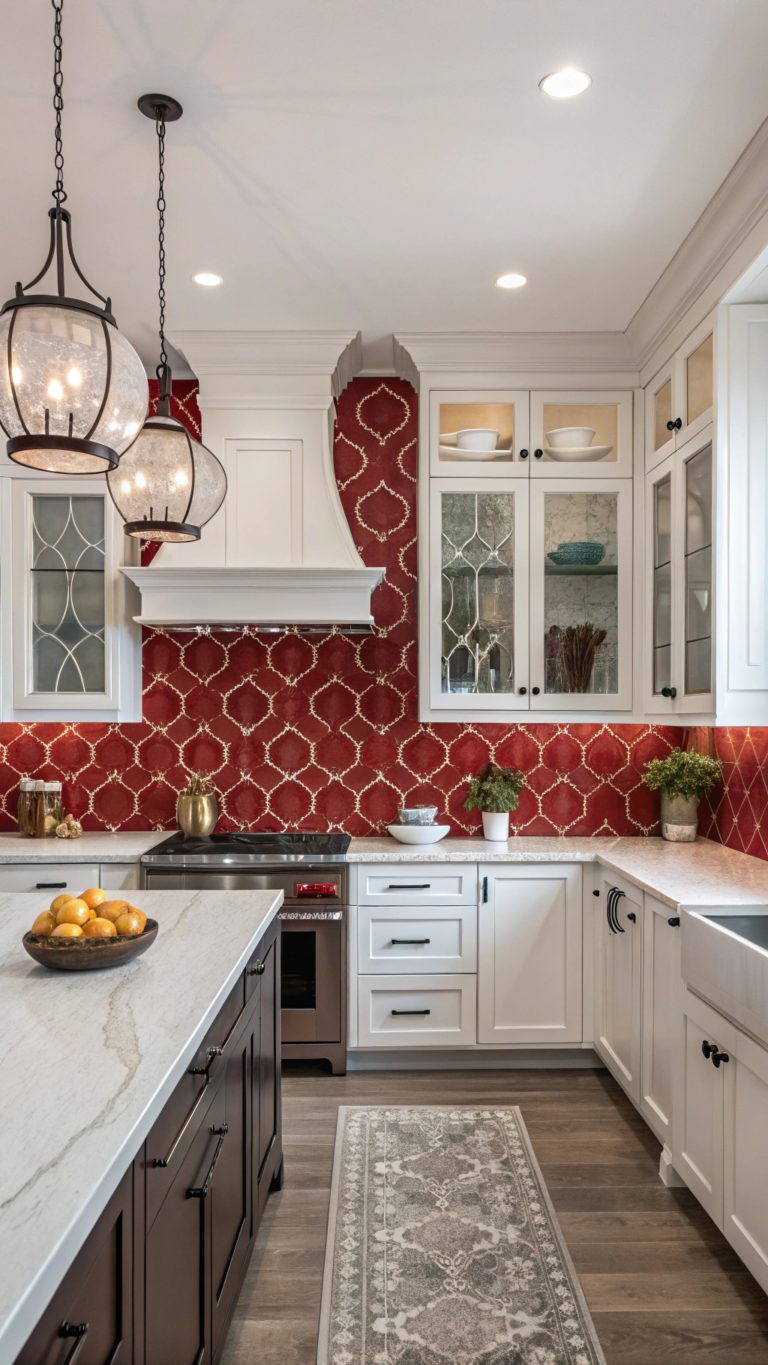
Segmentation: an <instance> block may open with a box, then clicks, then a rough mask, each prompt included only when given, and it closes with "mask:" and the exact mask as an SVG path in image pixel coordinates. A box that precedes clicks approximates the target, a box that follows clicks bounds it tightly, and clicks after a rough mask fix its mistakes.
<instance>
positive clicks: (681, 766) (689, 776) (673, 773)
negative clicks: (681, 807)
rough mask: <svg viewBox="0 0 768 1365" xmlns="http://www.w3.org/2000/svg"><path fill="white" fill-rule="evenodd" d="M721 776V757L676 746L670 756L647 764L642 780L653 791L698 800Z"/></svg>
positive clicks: (655, 759)
mask: <svg viewBox="0 0 768 1365" xmlns="http://www.w3.org/2000/svg"><path fill="white" fill-rule="evenodd" d="M722 775H723V765H722V763H721V762H720V759H719V758H710V757H709V756H708V755H707V754H697V753H696V751H695V750H694V749H686V750H683V749H673V750H672V753H671V754H669V755H668V757H667V758H654V759H653V760H652V762H650V763H648V764H646V768H645V773H644V774H643V781H644V782H645V785H646V786H647V787H650V789H651V791H663V792H666V794H667V796H688V797H695V799H696V800H698V799H699V797H701V796H704V795H705V794H706V793H707V792H708V791H711V790H712V788H713V787H714V786H715V785H716V784H717V783H718V782H719V781H720V779H721V777H722Z"/></svg>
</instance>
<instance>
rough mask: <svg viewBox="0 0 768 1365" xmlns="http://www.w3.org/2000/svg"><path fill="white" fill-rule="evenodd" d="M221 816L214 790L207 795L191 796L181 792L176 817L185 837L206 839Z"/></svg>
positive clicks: (177, 800)
mask: <svg viewBox="0 0 768 1365" xmlns="http://www.w3.org/2000/svg"><path fill="white" fill-rule="evenodd" d="M218 818H219V806H218V802H217V800H216V796H215V793H214V792H209V794H208V795H207V796H190V794H189V792H179V795H178V797H177V799H176V819H177V820H178V822H179V828H180V830H181V832H182V834H183V835H184V838H185V839H204V838H205V837H206V836H207V835H208V834H213V831H214V829H215V827H216V821H217V820H218Z"/></svg>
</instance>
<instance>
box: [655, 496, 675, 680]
mask: <svg viewBox="0 0 768 1365" xmlns="http://www.w3.org/2000/svg"><path fill="white" fill-rule="evenodd" d="M671 678H672V475H671V473H670V474H667V475H665V477H664V478H663V479H659V480H658V482H657V483H656V484H655V485H654V490H653V691H654V694H656V695H658V694H659V693H660V692H661V689H662V687H669V685H670V682H671Z"/></svg>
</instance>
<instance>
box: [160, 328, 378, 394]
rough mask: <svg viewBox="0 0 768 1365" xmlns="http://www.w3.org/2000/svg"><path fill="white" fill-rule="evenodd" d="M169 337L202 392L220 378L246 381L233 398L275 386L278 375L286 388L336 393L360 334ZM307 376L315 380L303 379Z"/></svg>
mask: <svg viewBox="0 0 768 1365" xmlns="http://www.w3.org/2000/svg"><path fill="white" fill-rule="evenodd" d="M170 339H171V341H172V344H173V345H174V347H175V348H176V349H177V350H178V351H179V352H180V353H181V355H182V356H183V358H184V360H185V361H186V363H187V364H188V366H189V368H190V370H191V371H192V372H193V373H194V374H195V375H196V376H197V378H198V379H199V380H200V388H201V392H203V393H204V392H205V390H206V389H209V388H210V389H211V390H213V391H214V392H215V391H216V390H219V391H220V390H221V381H222V380H223V379H224V380H227V381H231V380H233V379H240V380H247V381H250V382H248V383H245V384H237V385H235V386H234V392H233V393H232V396H233V397H234V396H236V394H237V393H238V392H239V393H244V392H246V391H250V392H254V393H256V392H259V391H260V390H262V389H263V388H264V387H265V386H266V387H267V388H272V389H274V388H275V384H274V380H275V377H276V376H279V377H280V378H281V380H282V384H281V385H280V388H281V389H282V387H283V385H284V386H285V388H286V390H290V389H291V388H297V389H300V390H302V391H303V392H305V393H306V391H307V390H311V391H312V392H313V393H317V394H319V393H327V395H328V397H329V399H332V398H338V396H339V394H340V393H341V392H342V390H343V389H344V388H346V386H347V384H348V383H349V382H350V380H351V379H354V377H355V375H356V374H358V373H359V371H360V369H361V368H362V363H363V349H362V340H361V337H360V333H359V332H353V331H344V332H296V331H294V332H251V331H237V330H229V331H227V330H221V331H213V330H206V331H179V332H174V333H173V335H172V337H171V338H170ZM312 376H314V377H315V381H316V382H315V383H312V384H309V383H307V380H308V378H310V377H312ZM296 381H298V384H297V383H296ZM229 391H230V392H231V391H232V386H231V384H230V385H229Z"/></svg>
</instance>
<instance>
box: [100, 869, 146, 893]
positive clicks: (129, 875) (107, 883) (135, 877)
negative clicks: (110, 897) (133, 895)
mask: <svg viewBox="0 0 768 1365" xmlns="http://www.w3.org/2000/svg"><path fill="white" fill-rule="evenodd" d="M99 886H100V887H102V888H103V890H104V891H138V889H139V887H140V886H141V866H140V864H139V863H138V862H135V863H102V864H101V868H100V871H99Z"/></svg>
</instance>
